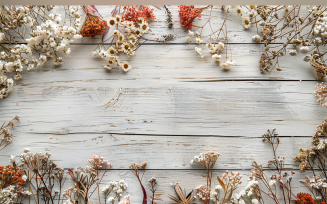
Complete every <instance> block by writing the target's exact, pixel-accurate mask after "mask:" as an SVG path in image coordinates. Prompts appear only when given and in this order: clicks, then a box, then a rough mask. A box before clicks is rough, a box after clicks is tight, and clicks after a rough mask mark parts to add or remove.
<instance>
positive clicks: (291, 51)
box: [288, 50, 297, 56]
mask: <svg viewBox="0 0 327 204" xmlns="http://www.w3.org/2000/svg"><path fill="white" fill-rule="evenodd" d="M288 53H289V54H290V55H291V56H295V55H297V52H296V50H290V51H288Z"/></svg>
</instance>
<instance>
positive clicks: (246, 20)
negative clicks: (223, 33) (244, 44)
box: [242, 17, 251, 30]
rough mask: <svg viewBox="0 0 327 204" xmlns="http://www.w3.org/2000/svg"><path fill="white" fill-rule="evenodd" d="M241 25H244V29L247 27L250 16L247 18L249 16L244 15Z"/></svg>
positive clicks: (249, 23) (249, 24)
mask: <svg viewBox="0 0 327 204" xmlns="http://www.w3.org/2000/svg"><path fill="white" fill-rule="evenodd" d="M242 25H243V27H244V28H245V29H246V30H247V29H249V28H250V26H251V20H250V18H249V17H245V18H243V20H242Z"/></svg>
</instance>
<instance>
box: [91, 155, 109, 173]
mask: <svg viewBox="0 0 327 204" xmlns="http://www.w3.org/2000/svg"><path fill="white" fill-rule="evenodd" d="M87 161H88V162H90V163H91V164H92V167H93V168H94V169H96V170H99V169H106V168H108V169H111V168H112V165H111V164H110V163H109V162H108V161H107V160H104V159H103V157H101V156H100V155H99V154H98V155H93V156H91V157H90V158H89V159H88V160H87Z"/></svg>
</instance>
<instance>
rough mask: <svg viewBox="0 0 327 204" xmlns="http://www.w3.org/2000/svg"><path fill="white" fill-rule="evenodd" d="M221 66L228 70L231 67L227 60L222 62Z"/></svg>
mask: <svg viewBox="0 0 327 204" xmlns="http://www.w3.org/2000/svg"><path fill="white" fill-rule="evenodd" d="M220 67H221V68H223V69H224V70H228V69H229V65H228V63H226V62H224V63H222V64H220Z"/></svg>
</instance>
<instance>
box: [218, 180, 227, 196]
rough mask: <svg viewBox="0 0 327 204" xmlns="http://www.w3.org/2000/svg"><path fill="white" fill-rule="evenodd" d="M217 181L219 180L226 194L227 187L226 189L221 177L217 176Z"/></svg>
mask: <svg viewBox="0 0 327 204" xmlns="http://www.w3.org/2000/svg"><path fill="white" fill-rule="evenodd" d="M217 179H218V181H219V183H220V185H221V186H222V187H223V189H224V193H225V194H226V187H225V184H224V182H223V181H222V180H221V179H220V178H219V176H217Z"/></svg>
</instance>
